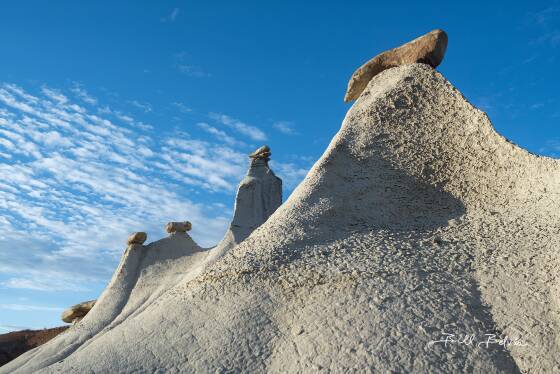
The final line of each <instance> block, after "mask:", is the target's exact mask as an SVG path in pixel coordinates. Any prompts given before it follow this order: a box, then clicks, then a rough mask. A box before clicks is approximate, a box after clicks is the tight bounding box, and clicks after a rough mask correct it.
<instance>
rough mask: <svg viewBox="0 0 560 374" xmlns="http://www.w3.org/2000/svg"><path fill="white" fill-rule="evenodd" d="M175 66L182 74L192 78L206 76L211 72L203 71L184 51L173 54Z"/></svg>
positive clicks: (209, 75)
mask: <svg viewBox="0 0 560 374" xmlns="http://www.w3.org/2000/svg"><path fill="white" fill-rule="evenodd" d="M174 57H175V68H176V69H177V70H178V71H179V72H180V73H181V74H184V75H188V76H189V77H193V78H208V77H211V76H212V74H210V73H208V72H207V71H204V70H203V69H202V68H201V67H200V66H198V65H196V64H194V63H192V61H191V57H190V56H189V55H188V54H187V53H186V52H180V53H177V54H176V55H175V56H174Z"/></svg>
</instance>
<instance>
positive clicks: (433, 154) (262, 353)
mask: <svg viewBox="0 0 560 374" xmlns="http://www.w3.org/2000/svg"><path fill="white" fill-rule="evenodd" d="M559 193H560V162H559V161H557V160H553V159H549V158H546V157H538V156H535V155H532V154H529V153H528V152H526V151H525V150H523V149H520V148H519V147H517V146H515V145H514V144H511V143H510V142H508V141H507V140H506V139H505V138H503V137H502V136H500V135H498V134H497V133H496V132H495V131H494V129H493V128H492V125H491V123H490V121H489V120H488V118H487V117H486V115H485V114H484V113H483V112H481V111H479V110H477V109H476V108H474V107H472V106H471V105H470V104H469V103H468V102H467V101H466V100H465V99H464V97H463V96H462V95H461V94H460V93H459V92H458V91H457V90H456V89H455V88H453V87H452V86H451V85H450V84H449V83H448V82H447V81H446V80H445V79H444V78H443V77H442V76H441V75H440V74H439V73H437V72H436V71H434V70H433V69H431V68H430V67H428V66H427V65H424V64H414V65H407V66H402V67H398V68H393V69H388V70H386V71H384V72H382V73H381V74H379V75H377V76H376V77H375V78H374V79H373V80H372V81H371V82H370V83H369V85H368V87H367V88H366V91H364V93H363V94H362V95H361V96H360V98H359V99H358V101H357V102H356V103H355V104H354V105H353V107H352V108H351V109H350V110H349V112H348V114H347V116H346V118H345V120H344V123H343V125H342V128H341V129H340V131H339V132H338V134H337V135H336V136H335V137H334V139H333V140H332V142H331V143H330V145H329V147H328V149H327V150H326V151H325V153H324V154H323V156H322V157H321V158H320V160H319V161H318V162H317V163H316V164H315V165H314V167H313V168H312V170H311V171H310V172H309V174H308V175H307V177H306V178H305V180H304V181H303V182H302V183H301V184H300V186H298V188H297V189H296V190H295V191H294V193H293V194H292V195H291V196H290V198H289V199H288V201H287V202H286V203H285V204H283V205H282V206H281V207H280V208H279V209H278V210H277V211H276V212H275V213H274V214H273V215H272V216H271V217H270V218H269V219H268V220H267V221H266V222H265V223H264V224H263V225H262V226H260V227H259V228H258V229H257V230H255V231H254V232H253V233H252V234H251V235H250V236H249V237H248V238H247V239H245V240H244V241H243V242H242V243H241V244H239V245H238V246H236V247H235V248H233V249H232V250H231V251H229V252H228V253H226V255H225V256H224V257H223V258H222V259H221V260H220V261H218V262H217V263H215V264H214V266H212V267H211V268H208V269H206V270H205V271H204V272H203V273H201V274H199V275H198V276H193V275H192V271H191V269H190V268H189V267H188V266H183V267H182V268H181V269H179V268H176V269H177V278H176V282H168V283H165V284H164V281H165V280H167V279H168V278H167V276H166V274H167V273H166V272H165V269H166V268H167V267H168V266H170V265H169V264H170V261H169V259H167V258H162V259H159V258H154V260H153V266H154V267H158V270H157V274H158V276H157V277H156V272H155V268H154V275H153V278H152V279H153V281H154V282H157V283H158V285H159V287H158V290H159V289H160V290H161V292H158V293H157V294H154V295H153V297H152V299H151V302H149V301H147V300H143V299H142V300H138V304H139V305H140V306H142V307H139V306H137V305H135V306H134V308H131V309H132V310H134V312H133V314H127V315H123V316H122V318H119V322H118V323H113V324H111V326H109V327H107V328H105V329H104V330H103V331H102V332H100V333H98V334H93V335H92V334H90V333H87V331H85V330H80V331H79V332H80V333H81V334H84V335H87V336H84V338H83V340H82V343H81V344H80V345H79V347H78V346H74V347H75V348H74V349H70V350H67V349H61V348H62V347H64V345H61V344H60V339H59V338H55V339H54V340H53V341H51V342H49V343H47V344H45V345H44V346H42V347H40V348H39V349H38V350H36V351H31V352H28V353H27V354H25V355H23V356H21V357H20V358H18V359H17V360H15V361H13V362H12V363H10V364H8V365H7V366H6V367H3V368H0V372H2V373H12V372H16V373H17V372H22V373H25V372H31V371H33V370H37V369H40V371H41V372H151V373H153V372H179V371H184V372H223V371H227V370H230V371H233V372H265V371H267V372H282V373H284V372H313V371H320V370H323V371H328V370H330V371H332V372H371V371H373V372H398V373H403V372H415V373H425V372H430V373H449V372H453V373H464V372H476V373H497V372H502V373H515V372H519V371H520V370H523V371H529V372H535V373H553V372H555V371H558V370H560V366H559V357H560V352H559V347H558V344H559V337H558V331H560V330H559V326H558V324H559V303H558V300H559V285H560V283H559V279H558V276H559V274H560V272H559V270H560V266H559V258H560V253H559V251H560V234H559V232H560V230H559V229H560V220H559V218H560V217H559V215H560V196H559ZM167 248H169V245H168V244H166V243H165V242H164V243H161V248H160V250H166V249H167ZM155 252H157V251H149V252H145V253H146V254H149V253H155ZM134 253H138V252H134ZM162 272H163V275H162V276H159V274H160V273H162ZM116 274H118V272H117V273H116ZM140 279H142V276H141V277H140ZM139 288H140V289H141V288H142V287H141V285H139V284H136V285H135V286H134V287H133V288H132V290H131V291H129V292H133V293H134V292H136V291H138V289H139ZM129 299H130V300H131V301H132V300H137V298H136V297H133V296H132V295H131V297H130V298H129ZM100 305H101V304H99V305H96V306H95V307H94V309H93V310H92V312H91V313H90V314H88V316H87V317H86V318H85V319H84V320H82V322H80V323H79V324H78V325H76V326H74V327H73V328H72V329H70V330H69V331H68V333H67V334H63V336H64V335H68V334H69V333H71V332H72V330H76V331H78V328H80V327H81V326H82V325H83V324H84V323H85V322H87V321H88V319H89V318H90V317H91V316H93V315H94V314H95V313H94V312H96V308H97V307H98V306H100ZM444 332H447V333H452V334H457V335H461V336H462V335H464V334H473V336H474V337H475V338H476V339H478V340H484V339H485V338H486V336H485V334H492V333H498V334H499V333H505V334H507V335H509V336H510V337H512V338H519V339H521V340H518V342H521V343H522V344H523V345H518V346H512V347H510V348H511V350H505V349H502V348H501V347H500V346H499V345H497V344H490V345H489V346H488V347H487V348H486V347H484V346H479V345H478V344H476V342H475V344H471V345H467V344H449V345H447V347H446V346H444V345H443V344H437V343H436V344H430V343H431V342H433V341H434V340H439V339H441V337H442V334H443V333H444ZM76 334H78V333H76ZM478 340H477V341H478ZM57 347H58V348H59V349H54V348H57ZM49 349H50V355H47V356H45V352H47V350H49ZM53 353H56V354H54V356H56V357H52V358H50V357H51V356H53ZM46 357H49V359H48V360H47V359H46Z"/></svg>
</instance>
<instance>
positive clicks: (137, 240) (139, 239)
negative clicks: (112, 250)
mask: <svg viewBox="0 0 560 374" xmlns="http://www.w3.org/2000/svg"><path fill="white" fill-rule="evenodd" d="M147 239H148V234H146V233H145V232H142V231H140V232H135V233H132V234H130V236H129V237H128V240H127V241H126V244H128V245H132V244H144V242H145V241H146V240H147Z"/></svg>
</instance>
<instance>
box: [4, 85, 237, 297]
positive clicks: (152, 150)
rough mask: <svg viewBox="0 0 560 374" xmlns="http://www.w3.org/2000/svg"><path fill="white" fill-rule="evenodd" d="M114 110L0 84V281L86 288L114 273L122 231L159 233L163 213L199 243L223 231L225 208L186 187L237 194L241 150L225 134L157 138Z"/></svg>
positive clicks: (14, 285)
mask: <svg viewBox="0 0 560 374" xmlns="http://www.w3.org/2000/svg"><path fill="white" fill-rule="evenodd" d="M74 90H75V88H73V89H72V90H71V91H74ZM82 92H83V91H82ZM102 113H105V114H102ZM119 113H120V112H119V111H115V110H112V109H110V108H104V109H102V107H95V108H93V111H91V112H90V111H88V110H86V109H84V108H82V107H80V106H79V105H76V104H75V103H72V101H71V100H70V99H69V98H68V96H66V95H64V93H63V92H61V91H58V90H54V89H51V88H48V87H43V88H42V89H41V92H40V95H31V94H28V93H27V92H25V91H24V90H23V89H22V88H20V87H17V86H15V85H10V84H4V85H0V175H2V180H1V181H0V212H1V215H0V216H1V219H0V274H3V276H4V279H5V280H4V281H3V282H2V284H0V287H9V288H26V289H33V290H40V291H44V290H50V291H55V290H83V289H85V288H87V287H88V284H92V283H95V282H100V281H101V282H102V281H103V280H105V279H106V278H107V276H108V275H109V274H110V273H111V272H112V270H113V266H114V264H115V263H114V261H115V260H116V259H117V258H118V257H119V253H120V252H121V251H122V249H123V247H124V241H125V240H126V236H127V235H128V233H130V232H132V231H140V230H142V231H148V232H149V233H150V239H157V238H158V237H161V236H162V226H163V224H164V223H165V222H166V221H169V220H178V219H189V220H191V221H192V222H193V223H194V229H193V236H195V238H197V239H199V241H200V242H201V244H202V245H211V244H213V243H215V242H216V241H217V240H218V239H219V238H220V235H221V233H222V232H223V231H224V230H225V227H226V224H227V221H228V218H229V217H228V216H227V213H228V212H227V211H225V212H224V210H223V209H222V208H218V207H214V206H213V205H211V204H210V205H209V204H203V203H197V202H194V201H193V200H191V197H192V196H193V193H192V191H193V189H195V190H196V189H198V190H199V192H200V191H214V192H219V191H224V192H227V193H228V194H231V193H233V191H234V189H235V186H236V184H237V183H238V180H239V178H240V177H241V176H242V175H243V174H244V172H245V169H246V167H247V157H246V155H245V154H244V153H241V152H239V151H236V150H235V149H233V148H231V146H230V145H228V144H227V142H228V139H229V138H223V139H222V140H223V141H224V142H225V143H226V144H220V143H212V142H209V141H202V140H196V139H193V138H192V137H191V136H190V135H189V134H180V133H169V134H167V135H165V134H164V135H163V136H162V137H161V138H157V139H153V138H152V137H151V136H150V135H149V133H147V132H146V131H148V130H149V129H146V128H144V127H143V126H142V123H141V122H138V121H136V120H135V119H134V118H132V117H129V116H128V117H127V116H124V115H119ZM216 136H220V134H216ZM229 143H231V144H233V141H231V140H229ZM181 212H188V217H184V216H182V214H184V213H181ZM177 214H179V216H178V215H177Z"/></svg>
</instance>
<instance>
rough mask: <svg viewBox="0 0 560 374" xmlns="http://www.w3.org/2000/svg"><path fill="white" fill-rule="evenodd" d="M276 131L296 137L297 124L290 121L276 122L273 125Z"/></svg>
mask: <svg viewBox="0 0 560 374" xmlns="http://www.w3.org/2000/svg"><path fill="white" fill-rule="evenodd" d="M272 127H274V128H275V129H276V130H278V131H280V132H281V133H282V134H286V135H296V134H297V132H296V130H295V128H294V127H295V124H294V123H293V122H290V121H276V122H274V123H273V124H272Z"/></svg>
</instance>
